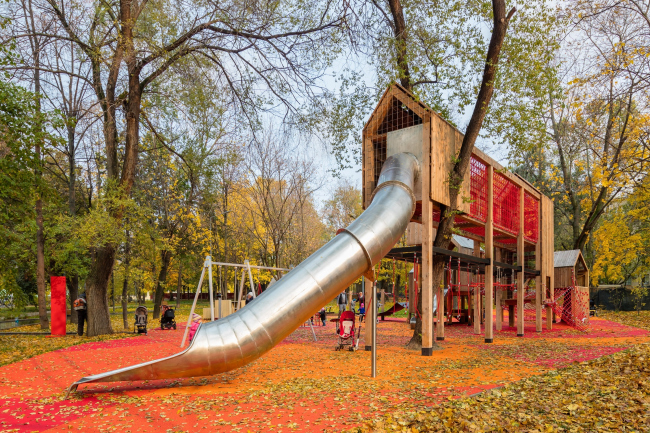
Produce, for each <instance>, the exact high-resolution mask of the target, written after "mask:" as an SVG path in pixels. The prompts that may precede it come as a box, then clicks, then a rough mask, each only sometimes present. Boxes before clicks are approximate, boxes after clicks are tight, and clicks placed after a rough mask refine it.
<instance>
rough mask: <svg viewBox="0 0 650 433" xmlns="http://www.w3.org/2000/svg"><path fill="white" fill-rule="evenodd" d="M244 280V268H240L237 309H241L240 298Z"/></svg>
mask: <svg viewBox="0 0 650 433" xmlns="http://www.w3.org/2000/svg"><path fill="white" fill-rule="evenodd" d="M244 281H246V269H242V270H241V280H240V281H239V299H237V310H241V298H242V295H243V293H244Z"/></svg>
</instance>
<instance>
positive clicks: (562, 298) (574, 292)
mask: <svg viewBox="0 0 650 433" xmlns="http://www.w3.org/2000/svg"><path fill="white" fill-rule="evenodd" d="M544 289H545V288H544ZM554 295H555V298H554V299H553V300H552V301H551V302H550V303H549V304H548V305H550V306H551V309H552V311H553V312H554V313H555V316H556V317H557V319H558V320H562V321H563V322H564V323H566V324H567V325H569V326H572V327H574V328H576V329H578V330H579V331H588V330H589V327H590V325H589V289H585V288H580V287H563V288H556V289H555V292H554ZM524 320H526V321H530V322H533V321H535V290H534V289H532V290H530V291H528V292H526V301H525V304H524ZM542 322H543V323H546V306H543V307H542Z"/></svg>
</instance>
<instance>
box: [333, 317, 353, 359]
mask: <svg viewBox="0 0 650 433" xmlns="http://www.w3.org/2000/svg"><path fill="white" fill-rule="evenodd" d="M354 320H355V315H354V312H353V311H344V312H343V313H342V314H341V320H340V322H339V333H338V336H339V344H338V346H336V350H343V349H344V348H345V346H350V347H349V348H348V350H349V351H350V352H353V351H354V350H355V345H354V334H355V332H354Z"/></svg>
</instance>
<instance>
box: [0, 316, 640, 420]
mask: <svg viewBox="0 0 650 433" xmlns="http://www.w3.org/2000/svg"><path fill="white" fill-rule="evenodd" d="M506 323H507V322H506ZM591 325H592V326H591V330H590V331H589V332H578V331H576V330H574V329H572V328H569V327H567V326H566V325H564V324H555V326H554V328H553V330H552V331H546V330H545V331H544V332H543V333H541V334H538V333H536V332H535V330H534V324H533V323H527V326H526V329H525V336H524V337H523V338H521V337H519V338H518V337H516V335H515V329H512V328H509V327H508V326H506V327H505V328H504V330H503V331H501V332H495V335H494V343H493V344H484V343H483V337H482V336H479V335H474V334H473V328H472V327H468V326H466V325H458V324H457V325H453V326H448V327H446V330H445V341H443V342H441V343H440V347H441V349H442V350H437V351H434V353H433V356H431V357H422V356H420V354H419V353H418V352H414V351H409V350H407V349H404V348H403V347H404V345H405V344H406V343H407V342H408V340H409V338H410V336H411V333H412V331H411V330H410V329H409V328H408V326H407V325H406V323H405V321H404V319H402V320H399V319H392V320H386V321H384V322H380V323H379V325H378V332H377V334H378V350H377V353H378V355H377V378H375V379H371V378H370V352H365V351H363V350H360V351H357V352H349V351H335V350H334V346H335V344H336V336H335V334H334V326H333V324H332V323H328V326H326V327H315V328H314V330H315V332H316V335H317V338H318V341H317V342H314V341H313V337H312V333H311V330H310V328H309V327H307V328H299V329H298V330H297V331H296V332H294V333H293V334H292V335H291V336H289V337H288V338H286V339H285V340H284V341H283V342H282V343H280V344H279V345H278V346H277V347H275V348H274V349H273V350H272V351H270V352H269V353H268V354H267V355H265V356H263V357H262V358H261V359H259V360H257V361H255V362H253V363H251V364H249V365H247V366H245V367H242V368H240V369H238V370H236V371H233V372H229V373H224V374H220V375H217V376H213V377H206V378H194V379H180V380H159V381H142V382H121V383H109V384H92V385H81V386H80V389H79V392H77V393H75V394H73V395H72V396H71V398H70V399H69V400H64V396H65V391H66V389H67V387H68V386H69V385H70V384H71V383H72V382H74V381H75V380H77V379H79V378H81V377H83V376H87V375H90V374H96V373H100V372H104V371H108V370H113V369H116V368H120V367H126V366H129V365H132V364H135V363H140V362H145V361H149V360H153V359H157V358H161V357H164V356H168V355H171V354H173V353H176V352H178V351H179V350H180V348H179V344H180V340H181V338H182V333H183V330H184V327H183V326H179V329H178V330H176V331H161V330H158V329H155V330H150V332H149V335H148V336H138V337H133V338H124V339H118V340H111V341H103V342H93V343H87V344H81V345H77V346H72V347H68V348H65V349H60V350H56V351H54V352H49V353H45V354H42V355H38V356H35V357H33V358H30V359H26V360H24V361H20V362H16V363H13V364H9V365H5V366H3V367H0V401H1V402H2V404H1V406H2V407H1V408H0V432H35V431H51V432H59V431H61V432H62V431H73V430H80V431H84V432H111V431H119V432H129V431H132V432H136V431H137V432H143V431H144V432H148V431H152V432H153V431H156V432H196V431H242V432H248V431H252V432H258V431H265V432H266V431H275V432H293V431H296V432H297V431H341V430H348V429H352V428H354V427H356V426H360V425H362V424H364V422H366V421H367V420H368V419H369V417H371V416H372V417H374V416H379V415H381V414H384V413H392V412H394V411H395V410H403V411H407V412H408V411H412V410H415V408H422V407H424V406H432V405H436V404H440V403H441V402H444V401H446V400H453V399H456V398H459V397H462V396H467V395H473V394H476V393H479V392H481V391H483V390H486V389H491V388H496V387H500V386H502V385H504V384H506V383H509V382H513V381H517V380H520V379H522V378H526V377H530V376H532V375H538V374H543V373H545V372H547V371H549V370H552V369H556V368H562V367H564V366H567V365H570V364H572V363H575V362H581V361H587V360H591V359H594V358H597V357H600V356H603V355H607V354H612V353H615V352H618V351H621V350H624V349H626V348H628V347H630V346H631V345H633V344H636V343H642V342H650V332H648V331H646V330H642V329H637V328H632V327H629V326H625V325H621V324H618V323H615V322H610V321H607V320H604V319H600V318H592V321H591ZM364 326H365V324H362V332H361V334H362V337H361V341H360V343H359V347H361V348H363V347H364V346H365V344H364V343H365V342H364V340H363V334H364V330H363V327H364Z"/></svg>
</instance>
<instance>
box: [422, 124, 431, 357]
mask: <svg viewBox="0 0 650 433" xmlns="http://www.w3.org/2000/svg"><path fill="white" fill-rule="evenodd" d="M432 125H433V123H432V122H431V118H430V117H429V116H428V115H427V116H426V117H425V118H424V119H423V127H422V165H423V167H422V172H423V173H422V174H423V175H422V356H431V355H432V354H433V264H432V261H431V260H432V259H433V236H434V232H433V202H432V201H431V162H432V158H431V137H432V134H431V128H432Z"/></svg>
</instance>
